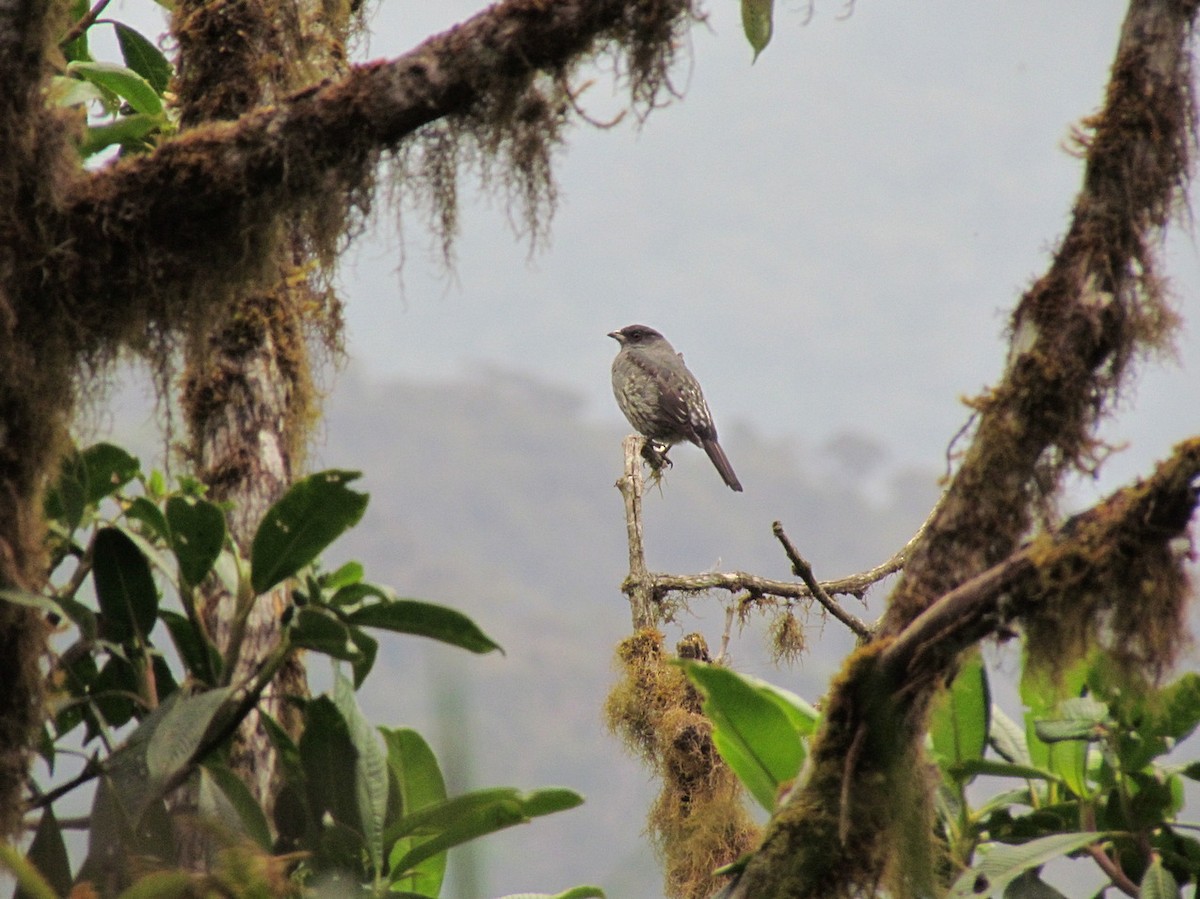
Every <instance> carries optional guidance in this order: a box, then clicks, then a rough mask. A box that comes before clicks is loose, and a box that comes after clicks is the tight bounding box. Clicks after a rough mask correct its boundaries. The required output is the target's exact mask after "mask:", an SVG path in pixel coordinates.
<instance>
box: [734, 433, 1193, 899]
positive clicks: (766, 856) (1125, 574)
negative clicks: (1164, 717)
mask: <svg viewBox="0 0 1200 899" xmlns="http://www.w3.org/2000/svg"><path fill="white" fill-rule="evenodd" d="M1198 499H1200V437H1195V438H1192V439H1190V440H1187V441H1185V442H1183V443H1181V444H1179V446H1177V447H1176V448H1175V451H1174V453H1173V454H1172V456H1171V457H1170V458H1169V459H1167V460H1166V461H1165V462H1163V463H1161V464H1160V465H1159V466H1158V468H1157V469H1156V470H1155V472H1154V474H1153V475H1152V476H1151V477H1150V478H1149V479H1147V480H1146V481H1145V482H1138V483H1136V484H1134V485H1132V486H1129V487H1126V488H1124V489H1122V490H1119V491H1117V492H1116V493H1114V494H1113V495H1112V496H1111V497H1109V498H1108V499H1107V500H1105V501H1104V502H1102V503H1100V504H1099V505H1097V506H1095V507H1094V508H1092V509H1090V510H1088V511H1087V512H1085V513H1083V514H1080V515H1077V516H1075V517H1073V518H1072V519H1070V520H1069V521H1068V522H1066V523H1065V524H1064V525H1063V527H1062V528H1060V529H1059V530H1058V531H1056V532H1054V533H1052V534H1046V535H1044V536H1041V537H1038V538H1037V539H1035V540H1033V541H1031V542H1030V543H1029V544H1027V545H1026V546H1025V547H1023V548H1021V549H1020V550H1019V551H1017V552H1015V553H1013V554H1011V555H1010V556H1009V557H1008V558H1006V559H1004V560H1003V561H1002V562H1000V563H998V564H997V565H995V566H993V567H991V568H989V569H988V570H987V571H985V572H982V573H981V574H979V575H977V576H976V577H974V578H972V579H970V580H969V581H967V582H966V583H964V584H962V585H960V586H959V587H957V588H956V589H954V590H952V591H950V592H949V593H947V594H946V595H945V596H943V597H941V598H939V599H938V601H937V602H935V603H933V604H932V605H931V606H930V607H929V608H928V609H927V610H926V611H925V612H924V613H923V614H921V615H920V616H918V617H917V618H916V619H915V620H914V621H913V622H912V623H911V624H909V626H908V627H907V628H905V629H904V630H903V631H901V632H900V633H899V634H898V635H896V636H894V637H893V636H885V637H882V638H880V639H878V640H876V641H874V642H873V643H871V644H869V645H868V646H866V647H864V648H862V649H860V650H859V651H858V652H856V653H855V654H854V655H852V656H851V657H850V659H849V660H848V661H847V662H846V665H845V667H844V669H843V673H842V674H841V675H840V676H839V678H838V679H837V680H836V682H835V684H834V687H833V690H832V692H831V694H830V696H829V698H828V700H827V701H826V703H825V708H824V716H823V723H822V728H821V731H820V732H819V733H818V735H817V737H816V738H815V740H814V743H813V746H812V748H811V759H812V763H811V765H810V768H809V770H808V774H807V775H806V778H805V780H804V782H803V783H802V784H801V785H800V786H799V787H798V788H797V789H796V790H795V791H794V792H793V793H792V794H791V795H790V796H789V797H788V799H787V800H786V802H785V803H784V804H783V806H782V807H781V809H780V810H779V812H778V813H777V814H776V815H775V817H774V818H773V819H772V821H771V823H770V825H769V826H768V830H767V834H766V837H765V838H764V840H763V844H762V846H761V847H760V849H759V851H758V853H757V855H756V856H755V858H754V859H753V860H751V862H750V863H749V865H748V866H747V868H746V870H745V872H744V874H743V876H742V878H741V880H740V881H739V882H738V883H737V885H736V886H735V887H734V888H733V889H732V890H731V891H730V894H729V895H730V896H731V897H734V899H736V897H750V896H783V895H787V896H794V897H796V899H805V897H814V899H815V897H821V899H833V897H842V896H851V895H857V894H858V893H857V891H860V890H862V889H864V888H870V889H874V887H875V886H877V885H878V884H879V883H880V882H882V881H889V883H888V887H889V891H890V892H891V893H892V894H893V895H909V892H911V891H909V890H906V883H907V882H908V881H909V880H910V879H912V878H916V880H918V881H919V880H921V869H922V866H923V865H924V866H925V867H926V869H927V871H928V870H932V865H933V862H932V859H925V860H924V861H922V860H921V859H919V858H914V857H911V855H906V856H905V857H904V858H898V857H897V856H898V855H900V854H901V853H900V849H899V847H901V846H904V842H903V840H902V835H903V833H902V832H907V831H911V830H913V829H914V828H915V829H916V830H918V831H923V832H927V833H932V822H930V821H917V820H915V818H916V817H920V815H921V814H922V802H924V803H925V806H926V809H927V804H928V793H927V792H926V793H925V794H922V792H921V789H922V786H923V784H924V778H923V777H922V775H921V771H922V769H923V768H924V763H923V762H922V761H921V758H920V755H919V752H918V750H917V747H918V745H919V744H918V739H917V737H918V736H919V734H920V733H923V728H922V725H923V721H924V717H923V714H921V712H922V710H923V709H924V708H925V706H926V704H927V703H928V701H929V699H930V697H932V696H933V695H934V693H935V692H936V691H937V690H938V689H939V688H940V685H941V684H942V683H944V682H946V681H947V680H948V679H949V678H950V677H952V675H953V672H954V669H955V666H956V665H957V659H958V656H959V654H960V653H961V652H962V651H963V650H965V649H966V648H968V647H970V646H973V645H975V644H976V643H978V642H979V641H981V640H983V639H985V638H987V637H990V636H1006V635H1008V634H1011V633H1012V628H1013V627H1014V626H1017V625H1020V626H1022V627H1024V629H1025V630H1026V632H1027V633H1028V635H1029V647H1030V651H1031V654H1032V656H1033V660H1034V662H1035V663H1037V662H1039V661H1040V662H1041V664H1043V665H1053V664H1067V663H1069V661H1070V659H1071V658H1072V657H1073V656H1074V657H1077V655H1078V654H1080V653H1083V652H1085V651H1086V650H1087V649H1088V648H1089V647H1090V646H1093V645H1100V646H1102V647H1103V648H1104V649H1105V651H1106V652H1108V653H1109V654H1110V655H1112V656H1113V657H1114V658H1115V659H1116V661H1117V662H1118V663H1122V664H1125V665H1127V666H1129V667H1130V669H1131V671H1130V673H1131V674H1132V675H1134V676H1145V675H1149V676H1150V677H1154V676H1157V675H1159V674H1161V673H1162V672H1163V671H1164V670H1165V669H1166V668H1167V667H1168V666H1169V665H1170V663H1171V661H1172V659H1173V658H1174V655H1175V651H1176V650H1177V649H1178V647H1179V645H1180V644H1181V643H1182V642H1183V641H1184V640H1185V639H1186V633H1187V631H1186V628H1185V626H1184V614H1185V605H1186V599H1187V595H1188V592H1189V589H1188V584H1187V579H1186V576H1185V574H1184V569H1183V565H1184V561H1185V560H1186V558H1187V553H1186V550H1185V547H1184V546H1183V544H1182V543H1181V542H1180V541H1184V542H1186V533H1187V528H1188V525H1189V523H1190V521H1191V519H1192V517H1193V515H1194V514H1195V509H1196V504H1197V501H1198ZM1039 652H1040V653H1041V655H1040V657H1039ZM1050 653H1053V655H1050ZM914 784H915V785H917V786H916V787H914ZM881 791H882V794H884V795H889V796H891V797H892V801H890V802H888V803H879V802H878V796H879V795H881ZM897 796H903V797H904V800H903V801H901V800H899V799H897V798H896V797H897ZM914 804H915V807H914ZM884 806H886V809H882V810H881V807H884ZM910 885H911V884H910Z"/></svg>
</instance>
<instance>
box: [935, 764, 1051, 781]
mask: <svg viewBox="0 0 1200 899" xmlns="http://www.w3.org/2000/svg"><path fill="white" fill-rule="evenodd" d="M951 770H952V771H955V772H958V773H956V776H960V775H962V776H968V777H974V776H976V775H978V774H986V775H989V776H991V777H1019V778H1021V779H1022V780H1045V781H1050V782H1059V781H1060V780H1061V778H1059V776H1058V775H1057V774H1055V773H1054V772H1052V771H1045V770H1043V769H1041V768H1035V767H1033V766H1032V765H1014V764H1012V763H1011V762H997V761H994V760H992V759H968V760H967V761H964V762H960V763H959V764H957V765H953V766H951Z"/></svg>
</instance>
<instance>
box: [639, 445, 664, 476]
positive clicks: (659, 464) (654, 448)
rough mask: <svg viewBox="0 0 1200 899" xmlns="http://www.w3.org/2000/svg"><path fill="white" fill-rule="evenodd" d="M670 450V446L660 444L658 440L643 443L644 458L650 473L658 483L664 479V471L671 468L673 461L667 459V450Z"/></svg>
mask: <svg viewBox="0 0 1200 899" xmlns="http://www.w3.org/2000/svg"><path fill="white" fill-rule="evenodd" d="M670 448H671V447H670V444H666V443H660V442H659V441H657V440H649V439H647V440H643V441H642V458H643V459H645V460H646V464H647V465H649V466H650V471H651V473H652V476H653V478H654V480H656V481H657V480H658V479H659V478H661V477H662V474H663V471H665V470H666V469H668V468H670V467H671V460H670V459H668V458H667V450H669V449H670Z"/></svg>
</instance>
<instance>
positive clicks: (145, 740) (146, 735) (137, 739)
mask: <svg viewBox="0 0 1200 899" xmlns="http://www.w3.org/2000/svg"><path fill="white" fill-rule="evenodd" d="M231 692H232V688H230V687H224V688H222V689H219V690H210V691H208V692H206V693H201V694H199V695H197V696H188V697H184V696H183V695H182V693H179V692H176V693H174V694H172V695H171V696H169V697H167V699H166V700H164V701H163V702H162V703H161V704H160V705H159V706H158V708H156V709H155V710H154V711H153V712H151V713H150V714H149V715H148V716H146V718H145V719H144V720H143V721H142V723H141V724H139V725H138V727H137V728H136V729H135V730H134V731H133V733H131V734H130V735H129V736H128V737H127V738H126V740H125V742H124V743H123V744H122V745H121V746H120V747H119V748H118V749H117V750H116V751H114V752H113V754H112V755H110V756H109V757H108V758H107V759H106V760H105V761H104V764H103V770H102V774H101V776H100V778H99V781H98V784H97V788H96V795H95V797H94V799H93V800H92V812H91V824H92V826H91V829H90V831H89V845H88V858H87V861H85V862H84V867H83V870H81V871H80V873H79V878H80V879H81V880H87V879H93V880H94V879H97V878H101V877H106V874H107V871H108V868H109V866H110V865H111V864H112V861H113V860H114V859H119V858H125V857H128V854H129V853H131V852H135V853H142V852H146V851H150V850H151V849H153V850H154V851H155V852H157V853H160V854H162V855H163V856H164V857H171V856H170V853H172V852H173V851H174V850H173V848H172V847H171V845H170V823H169V821H167V820H165V811H164V810H163V804H162V794H163V791H164V790H165V789H166V787H167V786H169V785H170V783H172V782H173V781H175V779H176V778H177V777H178V776H179V775H180V774H181V773H182V772H183V771H184V769H185V768H186V766H188V765H189V764H190V762H191V760H192V758H193V757H194V756H195V755H196V752H197V750H198V749H199V748H200V744H201V741H202V739H203V738H204V736H205V735H206V734H207V733H208V732H209V730H210V728H211V727H212V726H213V722H214V720H215V719H216V717H217V715H218V714H219V713H220V712H222V710H223V709H224V706H225V702H226V701H227V700H228V699H229V697H230V695H231ZM156 843H157V844H158V845H155V844H156Z"/></svg>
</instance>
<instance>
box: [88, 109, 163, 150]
mask: <svg viewBox="0 0 1200 899" xmlns="http://www.w3.org/2000/svg"><path fill="white" fill-rule="evenodd" d="M161 128H162V121H161V120H160V119H158V118H156V117H154V116H148V115H142V114H141V113H134V114H133V115H123V116H121V117H120V118H119V119H117V120H116V121H113V122H106V123H104V124H102V125H89V126H88V129H87V132H86V133H85V134H84V137H83V141H82V142H81V143H80V145H79V155H80V156H81V157H83V158H84V159H87V158H88V157H89V156H95V155H96V154H97V153H99V152H100V151H101V150H105V149H107V148H108V147H112V146H115V145H117V144H120V145H121V146H122V147H139V146H142V145H143V144H144V143H145V140H146V138H148V137H149V136H150V135H151V134H154V133H155V132H156V131H158V130H160V129H161Z"/></svg>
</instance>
